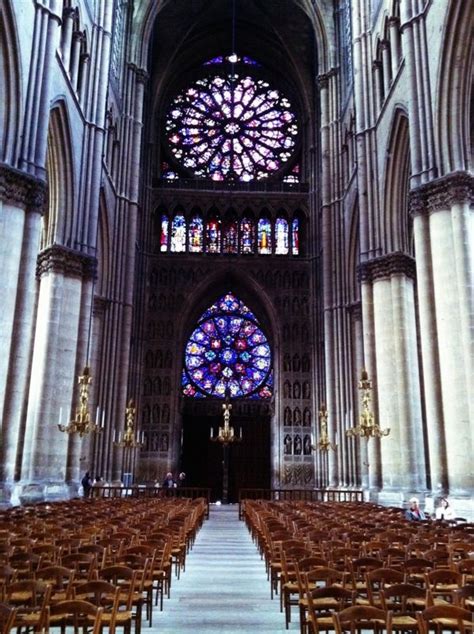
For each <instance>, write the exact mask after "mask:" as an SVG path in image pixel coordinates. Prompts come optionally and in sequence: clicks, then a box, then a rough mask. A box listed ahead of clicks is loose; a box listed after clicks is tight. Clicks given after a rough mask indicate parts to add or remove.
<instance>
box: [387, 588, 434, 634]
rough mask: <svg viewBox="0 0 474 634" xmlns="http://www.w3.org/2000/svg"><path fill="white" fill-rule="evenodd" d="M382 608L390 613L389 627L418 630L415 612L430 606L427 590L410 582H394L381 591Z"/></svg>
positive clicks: (401, 630)
mask: <svg viewBox="0 0 474 634" xmlns="http://www.w3.org/2000/svg"><path fill="white" fill-rule="evenodd" d="M381 599H382V608H383V609H384V610H385V611H386V612H388V611H390V613H391V620H390V628H391V629H392V630H395V631H400V632H406V631H418V630H419V624H418V620H417V618H416V613H417V612H419V611H420V610H424V609H426V608H428V607H431V605H432V603H433V599H432V597H431V595H430V592H429V590H428V591H426V590H425V589H424V588H420V586H415V585H413V584H411V583H395V584H393V585H390V586H386V587H384V588H383V589H382V591H381Z"/></svg>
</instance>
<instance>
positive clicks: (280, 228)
mask: <svg viewBox="0 0 474 634" xmlns="http://www.w3.org/2000/svg"><path fill="white" fill-rule="evenodd" d="M275 253H276V254H277V255H287V254H288V221H287V220H285V218H277V219H276V222H275Z"/></svg>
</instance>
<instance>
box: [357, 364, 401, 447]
mask: <svg viewBox="0 0 474 634" xmlns="http://www.w3.org/2000/svg"><path fill="white" fill-rule="evenodd" d="M359 390H360V392H361V413H360V414H359V424H358V425H356V426H355V427H351V428H350V429H348V430H347V431H346V436H350V437H356V436H359V437H360V438H366V439H367V440H369V438H381V437H382V436H388V435H389V434H390V428H387V429H381V428H380V425H378V423H376V422H375V416H374V413H373V412H372V411H371V409H370V402H371V400H372V381H371V380H370V379H369V376H368V374H367V371H366V370H365V368H363V369H362V373H361V377H360V380H359Z"/></svg>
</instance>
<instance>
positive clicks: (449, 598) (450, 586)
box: [425, 568, 463, 604]
mask: <svg viewBox="0 0 474 634" xmlns="http://www.w3.org/2000/svg"><path fill="white" fill-rule="evenodd" d="M425 580H426V587H427V588H429V590H430V592H431V594H432V596H433V601H434V603H435V604H437V603H453V592H454V590H457V589H458V588H460V587H461V586H462V585H463V577H462V574H461V573H460V572H457V571H456V570H449V569H445V568H439V569H438V570H432V571H431V572H427V573H426V575H425Z"/></svg>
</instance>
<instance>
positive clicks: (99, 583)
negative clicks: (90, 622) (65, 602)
mask: <svg viewBox="0 0 474 634" xmlns="http://www.w3.org/2000/svg"><path fill="white" fill-rule="evenodd" d="M74 599H79V600H80V601H88V602H89V603H93V604H94V605H95V606H97V607H100V608H102V610H103V612H102V624H103V626H104V627H107V628H108V630H109V632H111V633H113V632H115V628H116V627H117V626H118V627H123V630H124V634H129V632H130V629H131V624H132V613H131V610H129V609H128V607H129V606H128V601H125V602H123V603H122V607H123V609H122V610H121V611H120V603H119V602H120V588H119V587H118V586H114V585H113V584H112V583H109V582H108V581H104V580H103V579H93V580H92V581H85V582H83V583H79V584H78V585H77V586H76V587H75V588H74ZM127 610H128V612H127ZM124 616H126V618H124Z"/></svg>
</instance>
